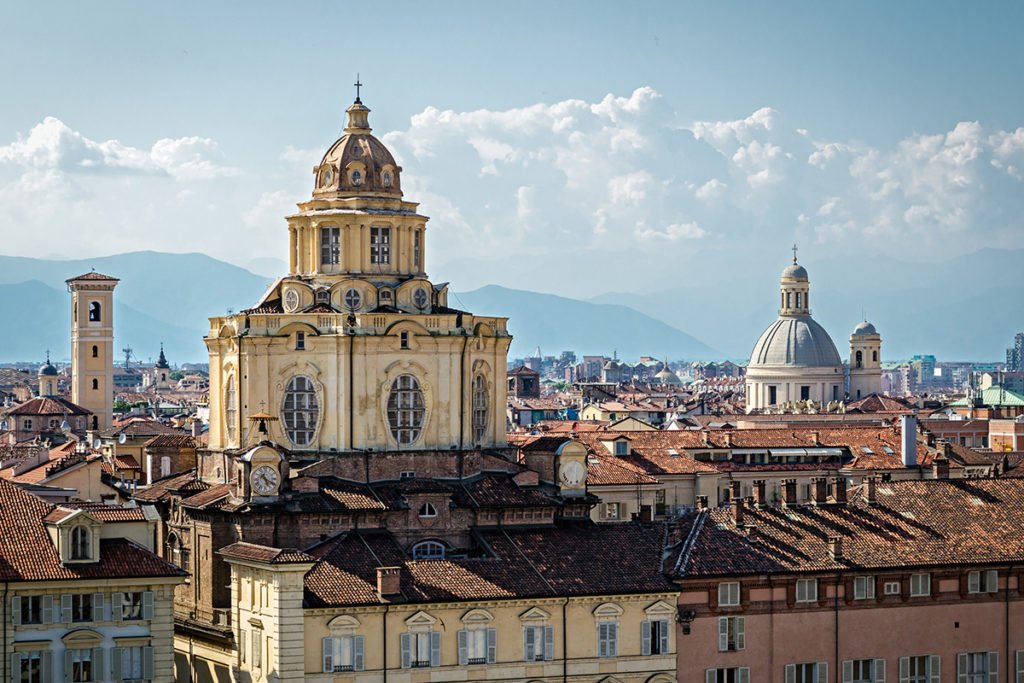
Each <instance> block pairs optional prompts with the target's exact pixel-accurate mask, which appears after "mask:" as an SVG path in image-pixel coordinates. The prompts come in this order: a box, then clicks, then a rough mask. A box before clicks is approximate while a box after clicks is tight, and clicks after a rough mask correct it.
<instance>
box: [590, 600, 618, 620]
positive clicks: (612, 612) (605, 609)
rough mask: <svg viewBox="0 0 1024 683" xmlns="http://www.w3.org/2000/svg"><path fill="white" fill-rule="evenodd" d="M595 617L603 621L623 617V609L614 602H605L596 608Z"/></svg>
mask: <svg viewBox="0 0 1024 683" xmlns="http://www.w3.org/2000/svg"><path fill="white" fill-rule="evenodd" d="M594 616H595V617H597V618H599V619H601V618H603V619H612V618H615V617H620V616H622V608H621V607H619V606H618V605H616V604H615V603H614V602H605V603H602V604H600V605H598V606H597V607H596V608H594Z"/></svg>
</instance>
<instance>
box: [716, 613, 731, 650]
mask: <svg viewBox="0 0 1024 683" xmlns="http://www.w3.org/2000/svg"><path fill="white" fill-rule="evenodd" d="M728 649H729V617H718V651H719V652H725V651H726V650H728Z"/></svg>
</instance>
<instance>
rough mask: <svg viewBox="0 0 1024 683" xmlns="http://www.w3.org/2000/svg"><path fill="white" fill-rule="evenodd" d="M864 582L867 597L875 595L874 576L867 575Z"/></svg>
mask: <svg viewBox="0 0 1024 683" xmlns="http://www.w3.org/2000/svg"><path fill="white" fill-rule="evenodd" d="M864 582H865V583H866V584H867V596H868V597H869V598H873V597H875V577H873V576H869V577H868V578H866V579H865V580H864Z"/></svg>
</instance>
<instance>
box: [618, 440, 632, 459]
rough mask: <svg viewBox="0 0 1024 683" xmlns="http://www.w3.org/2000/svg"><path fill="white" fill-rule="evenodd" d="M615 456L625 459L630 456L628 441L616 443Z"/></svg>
mask: <svg viewBox="0 0 1024 683" xmlns="http://www.w3.org/2000/svg"><path fill="white" fill-rule="evenodd" d="M615 455H618V456H622V457H625V456H627V455H629V442H628V441H616V442H615Z"/></svg>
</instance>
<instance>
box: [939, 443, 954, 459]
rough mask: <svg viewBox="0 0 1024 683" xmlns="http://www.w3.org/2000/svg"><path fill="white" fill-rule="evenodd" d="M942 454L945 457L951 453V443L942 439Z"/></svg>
mask: <svg viewBox="0 0 1024 683" xmlns="http://www.w3.org/2000/svg"><path fill="white" fill-rule="evenodd" d="M942 454H943V455H944V456H946V457H947V458H948V457H949V456H951V455H953V444H951V443H950V442H948V441H943V442H942Z"/></svg>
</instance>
